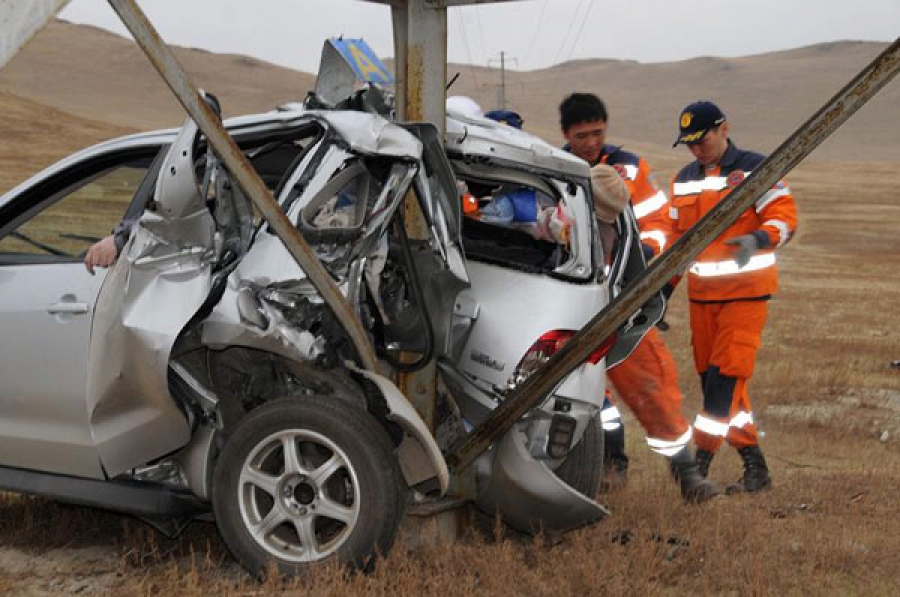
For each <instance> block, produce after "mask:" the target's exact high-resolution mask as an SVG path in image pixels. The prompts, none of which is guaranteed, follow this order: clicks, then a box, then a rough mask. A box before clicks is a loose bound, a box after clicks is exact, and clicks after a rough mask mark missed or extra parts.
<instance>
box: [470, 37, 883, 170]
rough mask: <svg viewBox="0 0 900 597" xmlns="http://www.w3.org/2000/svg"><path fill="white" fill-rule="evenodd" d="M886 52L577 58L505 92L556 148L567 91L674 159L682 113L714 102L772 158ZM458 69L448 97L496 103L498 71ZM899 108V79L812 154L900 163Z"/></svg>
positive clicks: (859, 47) (624, 132) (737, 132)
mask: <svg viewBox="0 0 900 597" xmlns="http://www.w3.org/2000/svg"><path fill="white" fill-rule="evenodd" d="M884 48H885V44H881V43H872V42H836V43H828V44H819V45H815V46H809V47H805V48H799V49H795V50H788V51H782V52H773V53H769V54H761V55H756V56H748V57H743V58H696V59H693V60H686V61H681V62H668V63H656V64H639V63H636V62H629V61H619V60H583V61H577V62H569V63H566V64H562V65H559V66H556V67H554V68H550V69H545V70H540V71H531V72H512V73H508V74H507V81H508V87H507V94H506V95H507V102H508V104H509V105H510V107H511V108H513V109H516V110H519V111H520V113H521V114H522V115H523V116H524V118H525V122H526V127H529V128H531V130H533V131H534V132H536V133H538V134H540V135H541V136H544V137H545V138H547V139H552V140H556V141H559V140H561V136H560V134H559V125H558V123H557V113H556V107H557V106H558V104H559V102H560V101H561V100H562V98H563V97H565V95H567V94H568V93H570V92H572V91H588V92H593V93H596V94H598V95H599V96H600V97H602V98H603V99H604V100H605V101H606V103H607V106H608V108H609V111H610V134H611V137H612V140H613V141H619V142H634V141H638V142H640V143H641V144H651V145H655V146H658V147H659V148H660V149H662V148H665V149H666V150H667V153H674V154H675V155H676V156H677V157H678V158H679V159H682V158H683V156H684V152H683V150H682V151H678V152H672V151H670V150H669V149H668V148H671V144H672V141H673V140H674V138H675V133H676V122H677V115H678V113H679V112H680V110H681V109H682V108H683V107H684V106H685V105H686V104H688V103H690V102H691V101H694V100H697V99H710V100H713V101H715V102H717V103H719V104H720V105H721V107H722V108H723V110H724V111H725V113H726V114H727V115H728V118H729V120H731V122H732V132H733V136H734V137H735V140H736V141H737V142H738V143H739V144H742V145H744V146H746V147H748V148H754V149H757V150H759V151H771V150H773V149H774V148H775V147H777V146H778V145H779V143H780V142H781V141H783V140H784V139H785V138H786V137H787V135H789V134H790V133H791V132H793V131H794V130H795V129H796V127H798V126H799V125H800V124H802V123H803V122H804V121H805V120H806V119H807V118H808V117H809V116H811V115H812V113H813V112H814V111H815V110H816V109H818V108H819V107H820V106H821V105H822V104H823V103H824V102H825V101H826V100H827V99H828V98H830V97H831V96H833V95H834V94H835V93H836V92H837V91H838V90H839V89H841V87H843V85H845V84H846V83H847V82H848V81H849V80H850V79H851V78H852V77H853V76H854V75H855V74H856V73H857V72H858V71H859V70H860V69H861V68H862V67H864V66H865V65H866V64H867V63H868V62H869V61H870V60H872V59H873V58H874V57H875V56H877V55H878V53H879V52H881V51H882V50H883V49H884ZM461 70H462V72H463V77H461V82H460V84H458V85H457V86H456V88H454V90H453V91H454V92H455V93H461V94H473V95H475V97H477V98H478V99H479V100H480V101H482V102H484V103H485V105H494V104H495V103H496V97H497V95H496V91H495V90H496V86H494V85H493V84H494V83H496V82H497V81H498V80H499V77H498V75H497V73H496V71H493V72H491V71H488V70H487V69H471V68H468V67H463V68H462V69H461ZM488 84H491V85H488ZM476 85H477V88H476ZM476 89H477V91H476ZM898 105H900V81H898V80H894V81H893V82H892V83H890V84H889V85H888V86H887V87H885V88H884V89H883V90H882V91H881V92H880V93H879V94H878V96H876V97H875V98H874V99H873V100H872V101H871V102H870V103H869V104H867V105H866V106H865V107H864V108H863V109H862V110H861V111H860V112H859V113H857V114H856V115H855V116H854V117H853V118H852V119H851V120H850V121H849V122H848V123H847V124H846V125H845V126H844V127H842V129H841V130H840V131H839V132H837V133H836V134H835V135H834V136H833V137H832V138H831V139H829V140H828V141H827V142H826V143H825V144H824V145H823V146H822V147H820V148H819V149H818V150H817V151H816V153H815V154H814V157H815V158H817V159H827V160H845V159H849V160H852V161H862V160H897V159H900V119H898V118H897V106H898Z"/></svg>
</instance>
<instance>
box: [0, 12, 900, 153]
mask: <svg viewBox="0 0 900 597" xmlns="http://www.w3.org/2000/svg"><path fill="white" fill-rule="evenodd" d="M884 47H885V44H880V43H871V42H835V43H828V44H819V45H815V46H809V47H806V48H799V49H795V50H789V51H782V52H773V53H769V54H761V55H756V56H749V57H743V58H696V59H693V60H686V61H680V62H668V63H655V64H640V63H637V62H633V61H621V60H599V59H598V60H580V61H575V62H569V63H566V64H563V65H559V66H556V67H553V68H550V69H544V70H538V71H529V72H515V71H512V72H508V73H507V82H508V87H507V99H508V103H509V105H510V107H511V108H513V109H516V110H518V111H520V112H521V113H522V114H523V116H524V117H525V121H526V128H528V129H529V130H531V131H533V132H535V133H537V134H539V135H541V136H543V137H545V138H546V139H548V140H550V141H552V142H560V140H561V138H560V135H559V131H558V125H557V113H556V106H557V105H558V103H559V101H560V100H561V99H562V98H563V97H564V96H565V95H566V94H567V93H569V92H571V91H576V90H578V91H591V92H594V93H597V94H598V95H600V96H601V97H603V98H604V100H606V102H607V104H608V106H609V109H610V113H611V122H610V125H611V130H610V136H611V140H612V141H614V142H620V143H625V144H627V145H628V146H630V147H635V148H637V149H638V150H640V151H643V152H645V153H648V154H649V155H650V156H651V157H653V158H654V159H655V161H658V162H660V163H661V165H662V167H663V168H668V167H669V166H668V165H667V164H668V163H672V164H675V163H679V162H683V161H684V158H685V157H686V156H685V154H684V151H683V150H672V149H671V142H672V139H673V138H674V136H675V121H676V116H677V114H678V112H679V110H680V109H681V108H682V107H683V106H684V105H685V104H687V103H688V102H690V101H693V100H695V99H700V98H707V99H712V100H714V101H717V102H719V103H720V104H721V105H722V107H723V109H724V110H725V112H726V113H727V114H728V116H729V119H730V120H731V121H732V126H733V135H734V137H735V139H736V141H737V142H738V143H739V144H741V145H744V146H746V147H749V148H754V149H758V150H760V151H771V150H772V149H774V148H775V147H776V146H777V145H778V144H779V143H780V142H781V141H782V140H783V139H784V138H785V137H786V136H787V135H788V134H789V133H790V132H792V131H793V130H794V129H795V128H796V127H797V126H798V125H799V124H801V123H802V122H803V121H804V120H805V119H806V118H807V117H808V116H809V115H810V114H811V113H812V112H813V110H815V109H816V108H818V107H819V106H820V105H821V104H822V103H823V102H824V101H825V100H826V99H827V98H829V97H830V96H831V95H833V94H834V93H835V92H836V91H837V90H838V89H840V88H841V86H843V85H844V84H845V83H846V82H847V81H849V79H850V78H851V77H852V76H853V75H854V74H855V73H856V72H857V71H858V70H859V69H860V68H862V67H863V66H864V65H865V64H866V63H867V62H868V61H869V60H871V59H872V58H873V57H874V56H876V55H877V54H878V52H880V51H881V50H882V49H883V48H884ZM176 53H177V55H178V58H179V59H180V60H181V61H182V62H183V64H184V65H185V66H186V68H187V69H188V71H189V72H190V73H191V75H192V76H194V77H195V80H196V81H197V82H198V84H200V85H201V86H204V87H205V88H207V89H209V90H211V91H213V92H214V93H216V94H217V95H218V96H219V97H220V99H222V102H223V105H224V106H225V110H226V113H227V114H241V113H247V112H255V111H262V110H267V109H271V108H272V107H274V106H275V105H277V104H278V103H281V102H284V101H289V100H300V99H302V98H303V97H304V96H305V95H306V92H307V90H308V89H309V88H310V87H311V86H312V84H313V81H314V76H313V75H311V74H308V73H302V72H299V71H294V70H291V69H287V68H282V67H278V66H275V65H273V64H270V63H266V62H263V61H260V60H256V59H253V58H248V57H246V56H237V55H227V54H213V53H210V52H206V51H203V50H195V49H184V48H177V49H176ZM449 71H450V73H451V74H452V73H455V72H457V71H461V72H462V74H463V76H462V77H461V78H460V80H459V82H458V83H457V84H456V85H455V86H454V87H453V89H452V91H451V93H454V94H465V95H471V96H473V97H475V98H476V99H477V100H478V101H479V102H481V103H482V105H484V106H485V107H486V108H490V107H496V98H497V88H496V83H497V82H499V73H498V71H497V69H486V68H479V67H471V66H456V65H451V66H450V69H449ZM0 90H4V91H8V92H11V93H14V94H16V95H19V96H22V97H24V98H27V99H30V100H33V101H35V102H39V103H41V104H46V105H48V106H51V107H53V108H56V109H59V110H63V111H65V112H68V113H71V114H74V115H77V116H80V117H83V118H89V119H93V120H97V121H103V122H109V123H113V124H116V125H121V126H129V127H134V128H140V129H145V128H150V127H160V126H170V125H175V124H178V123H179V122H180V121H181V119H182V118H183V112H182V111H181V108H180V107H179V106H178V105H177V104H176V102H175V100H174V99H173V98H172V96H171V94H170V93H169V92H168V90H167V89H166V88H165V87H164V85H163V83H162V81H161V79H160V78H159V76H158V75H157V74H156V73H155V71H153V70H152V67H151V66H150V65H149V63H148V62H147V60H146V59H145V58H144V56H143V54H142V53H141V52H140V50H139V49H138V48H137V46H136V45H135V44H133V43H132V42H130V41H129V40H126V39H124V38H122V37H119V36H117V35H114V34H111V33H108V32H105V31H103V30H100V29H96V28H93V27H87V26H82V25H73V24H70V23H65V22H56V23H53V24H51V25H50V26H49V27H47V28H46V29H45V30H44V31H43V32H42V33H41V34H40V35H38V37H37V38H36V39H35V40H34V41H33V42H32V43H31V44H30V45H29V46H28V47H27V48H26V49H25V50H24V51H23V52H21V53H20V54H19V55H18V56H17V57H16V58H15V59H14V60H13V61H12V62H11V63H10V64H9V65H8V66H7V68H5V69H4V70H3V71H0ZM898 105H900V82H898V81H894V82H893V83H891V84H890V85H889V86H888V87H887V88H886V89H885V90H883V91H882V92H881V93H880V94H879V96H878V97H876V98H875V99H874V100H873V101H872V102H871V103H870V104H869V105H867V106H866V107H865V108H864V109H863V110H862V111H861V112H860V113H859V114H857V115H856V116H855V117H854V118H853V119H852V120H851V121H850V122H849V123H848V124H847V125H845V127H844V128H843V129H842V130H841V131H840V132H839V133H837V134H836V135H835V136H834V137H833V138H832V139H830V140H829V141H828V142H827V143H826V144H825V145H824V146H823V147H821V148H820V149H819V150H818V151H817V152H816V153H815V154H814V158H817V159H820V160H851V161H866V160H878V161H895V160H900V143H898V142H897V140H898V139H900V119H898V118H897V117H896V106H898Z"/></svg>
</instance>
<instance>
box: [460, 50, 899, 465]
mask: <svg viewBox="0 0 900 597" xmlns="http://www.w3.org/2000/svg"><path fill="white" fill-rule="evenodd" d="M898 71H900V38H898V39H897V40H895V41H894V43H892V44H891V45H890V46H889V47H888V48H887V49H886V50H885V51H884V52H882V53H881V54H880V55H879V56H878V57H877V58H875V60H873V61H872V62H871V63H870V64H869V65H868V66H866V68H865V69H863V70H862V71H861V72H860V73H859V74H858V75H857V76H856V77H855V78H854V79H853V80H852V81H850V83H848V84H847V85H846V86H845V87H844V88H843V89H841V91H839V92H838V93H837V94H836V95H835V96H834V97H833V98H831V100H829V101H828V102H827V103H826V104H825V105H824V106H822V108H821V109H819V111H818V112H816V113H815V115H813V116H812V117H811V118H810V119H809V120H807V121H806V122H805V123H804V124H803V125H801V126H800V128H798V129H797V130H796V131H795V132H794V134H793V135H791V136H790V137H789V138H788V139H787V141H785V142H784V143H782V144H781V146H780V147H778V149H776V150H775V151H774V152H772V154H771V155H770V156H769V157H768V158H766V160H765V161H763V162H762V163H761V164H760V165H759V166H758V167H757V168H756V169H755V170H754V171H753V173H752V174H751V175H750V176H748V177H747V178H745V179H744V181H743V182H741V184H739V185H738V186H737V187H736V188H735V189H734V191H732V192H731V194H729V195H728V196H727V197H726V198H725V199H723V200H722V201H721V202H720V203H719V204H718V205H716V206H715V207H714V208H713V209H712V210H711V211H710V212H709V213H708V214H706V216H704V217H703V219H701V220H700V221H699V222H697V224H696V225H694V227H693V228H691V229H690V230H689V231H688V232H687V233H685V234H684V236H682V237H681V238H680V239H679V240H678V242H676V243H675V244H674V245H673V246H672V247H671V248H670V249H669V250H668V251H666V252H665V253H663V254H662V255H661V256H660V257H659V258H658V259H657V260H656V261H655V262H654V263H653V265H651V266H650V267H649V268H648V269H647V270H646V271H645V272H644V273H643V274H642V275H641V276H639V277H638V278H637V279H636V280H634V281H633V282H632V283H631V284H630V285H629V286H628V287H627V288H626V289H625V290H624V291H623V292H622V294H620V295H619V296H618V297H616V298H615V299H613V301H612V302H610V304H609V305H608V306H607V307H606V308H605V309H603V310H602V311H601V312H600V313H598V314H597V315H596V316H595V317H594V318H593V319H591V321H589V322H588V324H587V325H586V326H585V327H584V328H583V329H582V330H581V331H579V332H578V333H577V334H575V336H573V337H572V339H571V340H569V342H568V343H567V344H566V345H565V346H563V347H562V348H561V349H560V350H559V351H558V352H557V353H556V354H554V355H553V356H552V357H550V359H549V360H548V361H547V362H546V363H544V365H542V366H541V367H540V368H539V369H538V370H537V371H536V372H535V373H534V374H533V375H532V376H531V377H529V378H528V379H527V380H526V381H525V383H523V384H522V385H521V386H520V387H519V388H517V389H516V390H515V391H514V392H512V393H511V394H510V395H509V396H507V397H506V399H505V400H504V401H503V403H501V404H500V405H499V406H498V407H497V408H496V409H494V411H493V412H491V414H490V415H489V416H488V418H487V419H485V420H484V421H483V422H482V423H481V425H479V426H478V427H476V428H475V429H473V430H472V432H471V433H470V434H469V435H468V436H466V437H465V438H464V439H462V440H460V441H459V442H458V443H457V444H456V445H454V446H452V447H451V450H450V455H449V457H448V458H447V464H448V465H449V466H450V469H451V471H459V470H462V469H464V468H466V467H467V466H468V465H470V464H471V463H472V462H473V461H474V460H475V459H476V458H477V457H478V456H479V455H480V454H481V453H482V452H484V451H485V450H487V449H488V448H489V447H490V446H491V444H493V443H494V442H495V441H496V440H498V439H500V438H501V437H502V436H503V435H504V434H505V433H506V432H507V431H508V430H509V429H510V428H511V427H512V425H513V424H514V423H515V422H516V421H518V420H519V419H521V418H522V416H523V415H525V414H526V413H527V412H528V411H529V410H531V409H532V408H534V407H535V406H537V405H538V404H540V402H541V401H542V400H543V399H544V398H545V397H546V396H548V395H549V394H550V393H551V392H552V391H553V389H554V388H555V387H556V386H557V384H559V383H560V382H561V381H562V379H563V378H564V377H565V376H566V375H568V374H569V373H570V372H571V371H572V370H574V369H575V368H576V367H578V366H579V365H581V363H583V362H584V361H585V359H587V357H588V355H589V354H590V353H591V351H592V350H594V348H596V347H597V346H599V345H600V343H601V342H602V341H603V340H604V339H606V338H608V337H609V336H610V335H611V334H613V333H615V331H616V329H618V327H619V326H620V325H622V323H623V322H624V321H625V320H626V319H628V317H630V316H631V315H632V314H633V313H635V312H636V311H637V310H638V309H639V308H640V307H641V305H643V304H644V303H645V302H646V301H647V300H648V299H649V298H650V297H651V296H652V295H653V294H654V293H656V292H658V291H659V289H660V288H662V287H663V285H664V284H665V283H666V282H667V281H668V280H669V279H671V278H672V276H674V275H676V274H678V273H681V272H683V271H684V270H685V269H686V268H687V267H688V266H689V265H690V264H691V262H692V261H693V260H694V259H695V258H696V257H697V255H698V254H699V253H700V251H702V250H703V249H704V248H705V247H706V246H707V245H708V244H709V243H711V242H712V241H713V240H714V239H715V238H716V237H718V236H719V235H720V234H722V233H723V232H724V231H725V230H726V229H727V228H728V227H729V226H730V225H731V224H732V223H733V222H734V221H735V220H736V219H737V218H738V217H739V216H740V215H741V213H743V212H744V211H745V210H746V209H748V208H749V207H750V206H751V205H753V203H755V202H756V200H757V199H759V198H760V197H762V196H763V195H764V194H765V193H766V192H767V191H768V190H769V189H770V188H771V187H772V185H774V184H775V183H776V182H778V181H779V180H780V179H781V178H783V177H784V176H785V174H787V173H788V172H790V171H791V169H793V168H794V166H796V165H797V164H798V163H799V162H800V161H801V160H803V158H805V157H806V156H807V155H809V154H810V153H811V152H812V151H813V150H814V149H815V148H816V147H817V146H818V145H819V144H820V143H822V141H824V140H825V139H826V138H827V137H828V136H829V135H831V133H833V132H834V131H835V130H836V129H837V128H838V127H839V126H841V124H843V123H844V121H846V120H847V119H848V118H849V117H850V116H852V115H853V114H854V113H855V112H856V111H857V110H859V109H860V108H861V107H862V106H863V105H864V104H865V103H866V102H867V101H869V99H871V98H872V96H874V95H875V94H876V93H877V92H878V91H879V90H880V89H881V88H882V87H884V86H885V85H886V84H887V83H888V82H889V81H890V80H891V79H892V78H893V77H894V76H895V75H896V74H897V72H898Z"/></svg>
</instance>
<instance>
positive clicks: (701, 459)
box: [695, 449, 716, 479]
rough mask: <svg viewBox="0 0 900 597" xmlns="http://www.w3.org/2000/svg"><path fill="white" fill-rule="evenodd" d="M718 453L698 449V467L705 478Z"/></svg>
mask: <svg viewBox="0 0 900 597" xmlns="http://www.w3.org/2000/svg"><path fill="white" fill-rule="evenodd" d="M715 455H716V454H715V453H714V452H710V451H708V450H703V449H700V450H697V455H696V456H695V459H696V460H697V468H699V469H700V474H701V475H703V478H704V479H705V478H706V477H708V476H709V465H710V463H711V462H712V459H713V456H715Z"/></svg>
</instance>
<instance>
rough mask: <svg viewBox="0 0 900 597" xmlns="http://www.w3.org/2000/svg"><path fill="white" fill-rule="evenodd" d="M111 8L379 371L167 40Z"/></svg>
mask: <svg viewBox="0 0 900 597" xmlns="http://www.w3.org/2000/svg"><path fill="white" fill-rule="evenodd" d="M108 1H109V4H110V6H112V8H113V10H115V11H116V13H117V14H118V15H119V18H121V19H122V22H123V23H124V24H125V26H126V27H128V30H129V31H130V32H131V34H132V35H133V36H134V39H135V41H136V42H137V43H138V45H139V46H140V47H141V49H142V50H143V51H144V53H145V54H146V55H147V57H148V58H149V59H150V62H152V63H153V66H154V67H155V68H156V70H157V71H159V74H160V75H162V77H163V79H165V81H166V84H168V86H169V88H170V89H171V90H172V92H174V93H175V95H176V97H177V98H178V101H179V102H181V105H182V106H184V109H185V110H187V112H188V114H190V116H191V118H193V119H194V121H195V122H196V123H197V126H199V127H200V130H201V131H203V134H204V135H206V138H207V139H208V140H209V143H210V145H212V146H213V148H214V149H215V151H216V153H217V154H218V155H219V157H220V158H221V160H222V162H223V163H224V164H225V167H226V168H227V169H228V172H229V173H230V174H231V175H232V177H234V179H235V182H237V184H238V186H239V187H240V188H241V190H242V191H243V192H244V194H245V195H246V196H247V197H249V198H250V200H251V201H253V204H254V205H255V206H256V207H257V209H259V211H260V213H262V215H263V218H265V220H266V222H268V223H269V225H270V226H271V227H272V229H273V230H274V231H275V232H276V233H277V234H278V236H279V238H281V241H282V242H283V243H284V245H285V247H287V249H288V251H289V252H290V253H291V255H292V256H293V257H294V259H295V260H296V261H297V263H298V265H300V267H301V268H303V271H304V272H305V273H306V275H307V276H308V277H309V280H310V282H312V284H313V286H315V288H316V290H318V291H319V294H320V295H321V296H322V298H323V299H324V301H325V304H327V305H328V308H329V309H331V312H332V313H333V314H334V316H335V317H336V318H337V320H338V321H339V322H340V323H341V325H342V326H343V328H344V331H345V332H346V333H347V336H348V337H349V339H350V341H351V343H352V344H353V347H354V348H355V349H356V353H357V355H358V356H359V360H360V364H361V365H362V366H363V367H364V368H365V369H368V370H370V371H375V370H377V369H376V360H375V353H374V350H373V349H372V345H371V343H370V342H369V339H368V336H367V335H366V331H365V330H364V329H363V327H362V325H361V324H360V322H359V320H358V319H357V318H356V316H355V314H354V313H353V309H352V308H351V307H350V304H349V303H348V302H347V300H346V298H345V297H344V295H343V294H342V293H341V291H340V289H339V288H338V287H337V285H336V284H335V282H334V280H333V279H332V278H331V275H330V274H329V273H328V271H327V270H326V269H325V268H324V267H323V266H322V264H321V262H320V261H319V259H318V258H317V257H316V255H315V253H313V251H312V249H311V248H310V246H309V244H308V243H307V242H306V241H305V240H304V238H303V237H302V236H301V235H300V233H299V232H298V231H297V229H296V228H294V226H293V225H292V224H291V221H290V220H289V219H288V218H287V216H286V215H285V214H284V212H283V211H282V210H281V207H280V206H279V205H278V203H277V202H276V201H275V198H274V197H272V194H271V193H270V192H269V189H268V188H267V187H266V185H265V183H263V181H262V180H261V179H260V178H259V176H258V175H257V174H256V171H255V170H254V169H253V166H252V165H251V164H250V162H249V161H248V160H247V158H246V157H245V156H244V154H243V152H242V151H241V150H240V148H239V147H238V146H237V144H236V143H235V142H234V140H233V139H232V138H231V136H229V134H228V131H226V130H225V127H224V126H223V125H222V122H221V121H220V120H219V119H218V117H217V116H216V115H215V114H214V113H213V111H212V110H211V109H210V108H209V106H207V105H206V102H204V101H203V99H202V98H201V96H200V93H199V92H198V91H197V87H196V86H195V85H194V84H193V82H192V81H191V80H190V78H189V77H188V75H187V73H186V72H185V71H184V69H183V68H182V67H181V65H180V64H179V63H178V61H177V60H176V58H175V55H174V54H173V53H172V51H171V50H169V48H168V46H166V44H165V42H163V40H162V38H160V36H159V34H158V33H157V32H156V29H154V27H153V25H152V24H151V23H150V21H149V20H148V19H147V17H146V15H144V13H143V12H142V11H141V9H140V8H139V7H138V5H137V2H135V0H108Z"/></svg>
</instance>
